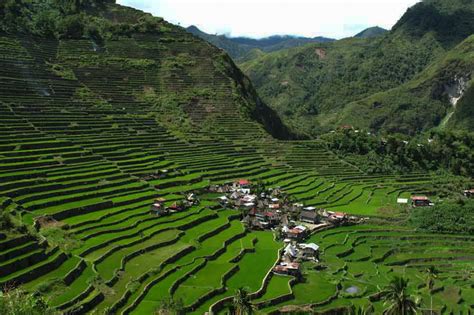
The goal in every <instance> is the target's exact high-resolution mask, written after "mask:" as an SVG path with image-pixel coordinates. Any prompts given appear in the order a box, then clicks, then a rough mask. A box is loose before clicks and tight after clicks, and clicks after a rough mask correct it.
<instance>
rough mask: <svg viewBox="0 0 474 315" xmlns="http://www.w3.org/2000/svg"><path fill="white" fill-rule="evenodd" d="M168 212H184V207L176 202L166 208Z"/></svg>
mask: <svg viewBox="0 0 474 315" xmlns="http://www.w3.org/2000/svg"><path fill="white" fill-rule="evenodd" d="M166 210H168V211H170V212H179V211H183V210H184V207H183V206H182V205H179V204H178V203H176V202H175V203H173V204H172V205H171V206H168V207H167V208H166Z"/></svg>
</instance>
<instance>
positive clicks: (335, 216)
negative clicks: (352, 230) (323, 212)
mask: <svg viewBox="0 0 474 315" xmlns="http://www.w3.org/2000/svg"><path fill="white" fill-rule="evenodd" d="M328 213H329V217H328V219H329V221H330V222H332V223H340V222H342V221H345V220H347V214H346V213H344V212H332V211H328Z"/></svg>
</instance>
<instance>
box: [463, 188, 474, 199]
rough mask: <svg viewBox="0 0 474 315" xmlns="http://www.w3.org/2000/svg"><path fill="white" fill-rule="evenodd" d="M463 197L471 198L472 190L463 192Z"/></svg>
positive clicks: (473, 192) (473, 194) (473, 191)
mask: <svg viewBox="0 0 474 315" xmlns="http://www.w3.org/2000/svg"><path fill="white" fill-rule="evenodd" d="M464 196H466V197H468V198H471V197H472V196H474V188H473V189H468V190H465V191H464Z"/></svg>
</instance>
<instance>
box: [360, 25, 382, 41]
mask: <svg viewBox="0 0 474 315" xmlns="http://www.w3.org/2000/svg"><path fill="white" fill-rule="evenodd" d="M387 32H388V30H386V29H384V28H382V27H380V26H373V27H369V28H366V29H365V30H363V31H362V32H360V33H358V34H356V35H355V36H354V37H356V38H370V37H376V36H380V35H383V34H385V33H387Z"/></svg>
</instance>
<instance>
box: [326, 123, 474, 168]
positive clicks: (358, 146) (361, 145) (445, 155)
mask: <svg viewBox="0 0 474 315" xmlns="http://www.w3.org/2000/svg"><path fill="white" fill-rule="evenodd" d="M321 138H322V139H323V140H324V141H325V142H326V144H327V146H328V148H329V149H331V150H333V151H335V152H337V153H339V155H340V156H341V157H343V158H345V159H347V160H348V161H351V162H353V163H354V164H356V165H358V166H359V167H360V168H362V169H364V171H366V172H368V173H385V174H390V173H406V172H412V171H421V170H430V171H441V170H445V171H447V172H450V173H453V174H457V175H462V176H466V177H472V176H473V175H474V173H473V171H472V170H473V167H474V165H473V161H474V160H473V150H472V148H473V147H474V136H473V134H472V133H466V132H449V131H433V132H431V133H429V134H427V135H426V136H419V137H415V138H410V137H407V136H405V135H401V134H398V135H397V134H388V135H384V136H377V135H374V134H371V133H367V132H363V131H355V130H352V129H348V130H344V129H342V130H338V131H336V132H333V133H328V134H326V135H323V136H322V137H321Z"/></svg>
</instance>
